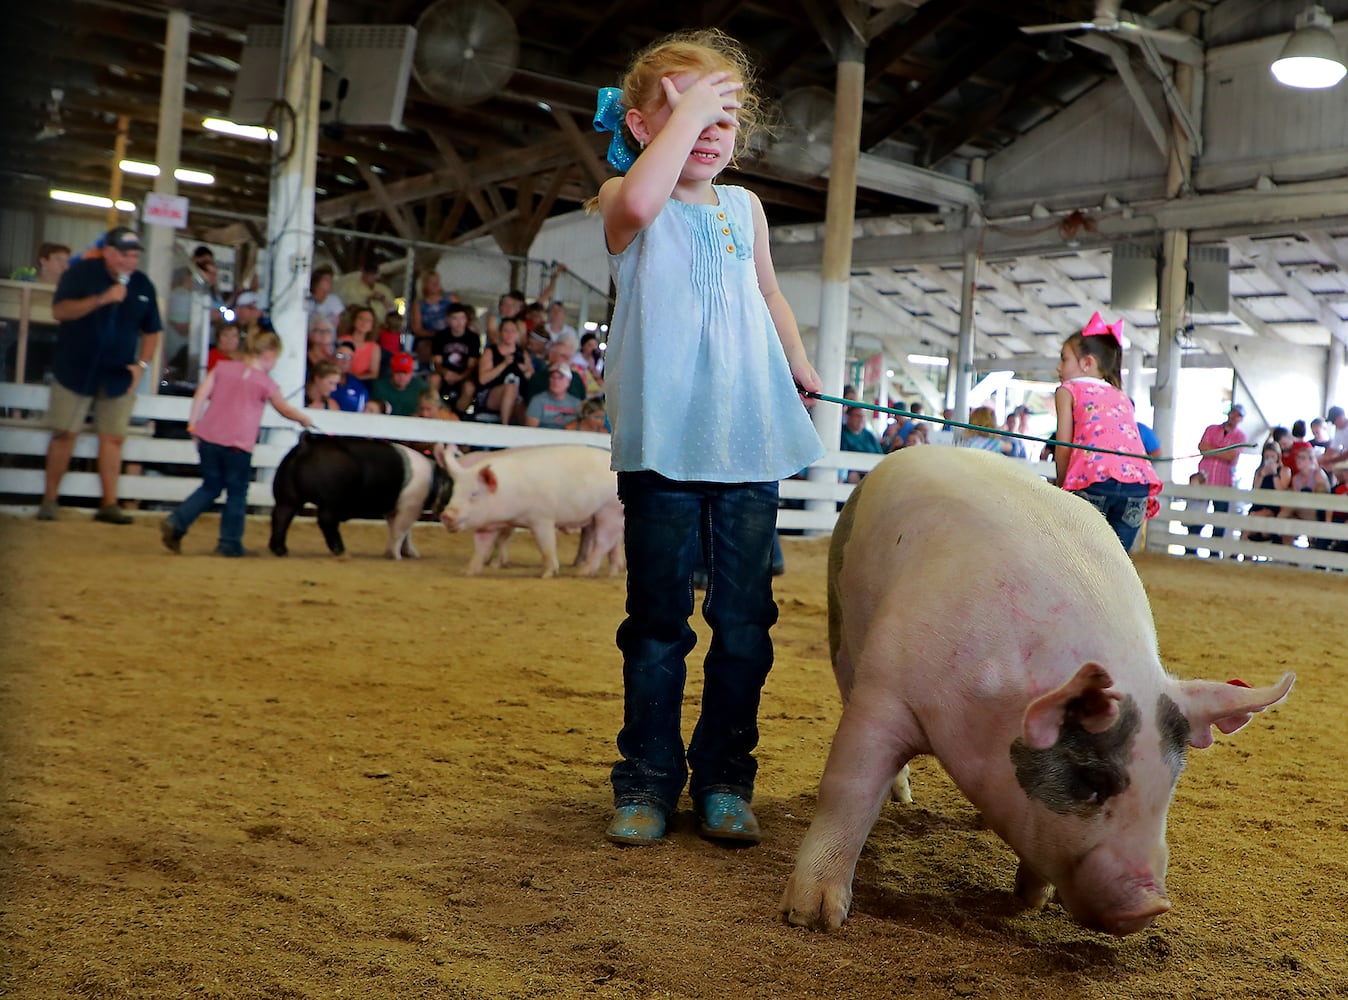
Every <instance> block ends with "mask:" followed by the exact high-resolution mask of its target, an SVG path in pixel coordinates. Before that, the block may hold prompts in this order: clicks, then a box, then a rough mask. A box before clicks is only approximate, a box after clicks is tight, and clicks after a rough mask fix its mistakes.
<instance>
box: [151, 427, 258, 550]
mask: <svg viewBox="0 0 1348 1000" xmlns="http://www.w3.org/2000/svg"><path fill="white" fill-rule="evenodd" d="M197 454H198V455H199V456H200V458H201V485H200V486H198V487H197V488H196V490H195V491H193V493H192V495H191V496H189V497H188V498H187V499H186V500H184V501H183V502H182V503H181V504H179V505H178V509H177V510H175V511H174V512H173V513H172V514H170V515H169V517H168V520H169V523H170V524H172V525H173V527H174V528H176V529H177V530H178V531H180V532H182V533H183V534H184V535H185V534H187V529H188V528H190V527H192V523H193V522H194V521H196V519H197V518H199V517H200V516H201V515H202V514H204V513H206V511H208V510H210V507H211V504H213V503H215V498H216V497H218V496H219V495H220V494H221V493H222V492H223V493H225V509H224V511H223V512H222V513H221V515H220V546H219V549H220V552H221V554H223V555H227V556H237V555H242V554H243V521H244V515H245V514H247V512H248V484H249V483H250V482H251V481H252V478H253V455H252V453H251V452H247V451H244V450H242V449H241V448H226V447H224V446H223V445H218V444H211V442H209V441H202V440H200V439H198V440H197Z"/></svg>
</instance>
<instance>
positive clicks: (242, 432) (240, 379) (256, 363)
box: [160, 331, 313, 557]
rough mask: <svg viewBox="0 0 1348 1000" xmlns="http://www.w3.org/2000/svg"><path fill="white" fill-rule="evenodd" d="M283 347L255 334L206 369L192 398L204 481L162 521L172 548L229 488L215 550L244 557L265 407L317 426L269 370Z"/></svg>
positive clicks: (192, 425)
mask: <svg viewBox="0 0 1348 1000" xmlns="http://www.w3.org/2000/svg"><path fill="white" fill-rule="evenodd" d="M280 351H281V338H280V337H278V336H277V335H276V334H274V333H272V332H270V331H262V332H260V333H257V334H255V335H254V336H253V337H251V338H249V341H248V344H247V345H246V346H245V347H244V349H243V355H242V359H241V360H239V361H221V362H220V363H219V364H218V365H216V366H215V367H214V368H212V369H211V370H210V371H209V372H207V373H206V378H205V379H204V380H203V381H202V383H201V385H200V386H198V387H197V391H196V393H195V394H194V395H193V396H192V411H191V415H190V416H189V417H188V420H187V430H188V433H189V434H191V435H192V436H193V437H194V438H196V441H197V453H198V454H199V455H200V456H201V479H202V482H201V485H200V486H198V487H197V488H196V491H195V492H193V494H192V495H191V496H189V497H188V498H187V499H186V500H184V501H183V502H182V503H181V504H179V506H178V508H177V509H176V510H174V512H173V513H172V514H170V515H169V516H168V517H166V518H165V519H164V522H163V524H162V525H160V537H161V538H162V539H163V542H164V545H165V546H166V547H167V548H168V550H169V551H170V552H173V553H174V554H177V553H180V552H181V551H182V539H183V536H184V535H186V534H187V529H188V528H190V527H192V523H193V522H194V521H195V520H196V519H197V518H198V517H200V516H201V515H202V514H204V513H205V512H206V511H207V510H208V509H209V508H210V506H211V504H213V503H215V499H216V497H218V496H219V495H220V494H221V493H222V492H224V493H225V494H226V497H225V509H224V512H223V513H222V514H221V516H220V543H219V545H218V546H217V547H216V550H215V551H216V553H217V554H219V555H222V556H229V557H237V556H241V555H244V551H243V521H244V514H245V513H246V512H247V506H248V484H249V482H251V480H252V478H253V477H252V472H253V446H254V445H255V444H257V432H258V429H259V428H260V427H261V426H262V410H263V408H264V407H265V406H266V404H267V403H271V405H272V406H273V407H275V408H276V412H277V413H279V414H281V416H283V417H287V418H288V419H290V420H293V421H295V422H296V423H298V424H302V425H304V426H305V427H312V426H313V420H312V419H311V418H310V417H309V416H308V415H307V414H306V413H305V412H304V411H303V410H300V409H296V408H295V407H293V406H291V405H290V404H289V403H287V402H286V401H285V397H284V396H282V395H281V390H280V387H279V386H277V384H276V383H275V382H273V381H272V380H271V376H270V375H269V374H267V373H268V372H270V371H271V370H272V367H273V366H274V365H275V364H276V356H277V355H278V354H279V353H280ZM203 409H204V410H205V414H204V415H203V413H202V411H203Z"/></svg>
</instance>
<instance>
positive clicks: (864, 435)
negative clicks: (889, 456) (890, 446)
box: [838, 406, 885, 483]
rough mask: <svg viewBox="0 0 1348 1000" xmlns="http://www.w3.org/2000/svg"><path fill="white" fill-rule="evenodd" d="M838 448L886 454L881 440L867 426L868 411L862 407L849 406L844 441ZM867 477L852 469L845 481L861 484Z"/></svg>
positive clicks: (843, 434)
mask: <svg viewBox="0 0 1348 1000" xmlns="http://www.w3.org/2000/svg"><path fill="white" fill-rule="evenodd" d="M838 447H839V449H840V450H842V451H860V452H864V453H866V454H869V455H883V454H884V453H885V449H884V448H883V447H882V446H881V444H880V441H879V439H878V438H876V436H875V434H874V433H873V432H872V431H871V429H870V428H869V427H867V426H866V411H865V410H863V409H862V408H861V407H860V406H849V407H848V408H847V414H846V416H845V417H844V423H843V429H842V439H841V442H840V443H839V446H838ZM865 475H866V473H864V472H862V471H861V470H860V469H852V470H851V471H849V472H848V473H847V475H846V477H845V479H844V481H845V482H849V483H859V482H861V480H862V477H863V476H865Z"/></svg>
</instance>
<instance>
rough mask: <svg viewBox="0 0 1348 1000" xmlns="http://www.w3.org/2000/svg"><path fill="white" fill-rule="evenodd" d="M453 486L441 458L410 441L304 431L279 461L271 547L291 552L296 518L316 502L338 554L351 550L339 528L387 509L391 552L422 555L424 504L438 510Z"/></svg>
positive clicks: (384, 514)
mask: <svg viewBox="0 0 1348 1000" xmlns="http://www.w3.org/2000/svg"><path fill="white" fill-rule="evenodd" d="M453 487H454V484H453V481H452V480H451V479H450V478H449V476H448V475H447V474H446V473H445V471H444V470H443V469H441V468H440V466H439V465H437V464H436V463H435V462H433V461H431V459H429V458H427V457H426V456H425V455H422V454H421V453H419V452H416V451H413V450H412V449H411V448H408V447H406V446H405V445H401V444H394V443H392V442H389V441H376V440H373V439H370V438H356V437H325V436H323V435H318V434H304V435H301V436H300V441H299V444H297V445H295V447H294V448H292V449H291V450H290V452H289V453H288V454H287V455H286V457H285V458H283V459H281V464H280V466H278V467H277V469H276V479H275V481H274V482H273V483H272V495H273V496H274V497H275V499H276V506H275V507H274V508H273V509H272V513H271V543H270V544H269V545H268V546H267V547H268V548H269V549H271V550H272V552H274V553H275V554H276V555H278V556H283V555H285V554H286V552H287V551H288V550H287V549H286V533H287V532H288V531H289V530H290V522H291V521H292V520H294V518H295V515H296V514H298V513H299V512H300V509H301V508H302V507H303V506H304V505H305V504H306V503H310V504H313V505H314V507H315V508H316V509H317V511H318V526H319V528H321V529H322V531H323V538H324V539H325V540H326V541H327V543H328V548H329V549H330V550H331V551H332V554H333V555H335V556H342V555H344V554H345V553H346V546H345V545H344V544H342V534H341V532H340V531H339V530H338V526H339V525H340V524H341V523H342V522H343V521H349V520H351V519H352V518H353V517H354V518H370V519H376V518H381V517H382V518H384V519H385V520H387V521H388V528H389V534H388V547H387V548H386V549H385V550H384V555H386V556H388V558H390V559H400V558H402V557H403V556H407V557H409V558H412V559H415V558H417V557H418V553H417V550H416V548H415V547H414V546H413V545H412V526H413V525H414V524H416V522H417V519H418V518H420V517H421V512H422V511H424V510H430V511H431V513H432V514H434V515H436V516H438V515H439V513H440V511H441V510H442V509H443V508H444V505H445V503H446V502H447V501H448V499H449V495H450V491H451V490H452V489H453Z"/></svg>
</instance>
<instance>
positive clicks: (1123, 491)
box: [1075, 479, 1148, 552]
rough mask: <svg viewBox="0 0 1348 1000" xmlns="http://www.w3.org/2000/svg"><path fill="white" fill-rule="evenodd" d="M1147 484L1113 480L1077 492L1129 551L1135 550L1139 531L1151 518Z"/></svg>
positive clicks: (1094, 484) (1124, 548) (1093, 484)
mask: <svg viewBox="0 0 1348 1000" xmlns="http://www.w3.org/2000/svg"><path fill="white" fill-rule="evenodd" d="M1147 492H1148V488H1147V484H1146V483H1120V482H1118V481H1116V480H1113V479H1106V480H1105V481H1104V482H1100V483H1091V485H1089V486H1087V487H1086V488H1085V489H1084V490H1076V491H1075V493H1076V495H1077V496H1079V497H1081V499H1083V500H1085V501H1086V502H1087V503H1089V504H1090V505H1091V506H1093V507H1094V508H1095V509H1096V510H1098V511H1099V512H1100V513H1101V514H1103V515H1105V520H1106V521H1108V522H1109V526H1110V527H1111V528H1113V529H1114V534H1116V535H1118V536H1119V541H1120V542H1122V543H1123V550H1124V551H1125V552H1127V551H1128V550H1129V549H1131V548H1132V547H1133V540H1134V539H1135V538H1137V531H1138V529H1139V528H1141V527H1142V522H1143V521H1145V520H1146V519H1147Z"/></svg>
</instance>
